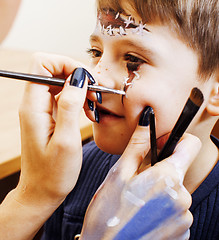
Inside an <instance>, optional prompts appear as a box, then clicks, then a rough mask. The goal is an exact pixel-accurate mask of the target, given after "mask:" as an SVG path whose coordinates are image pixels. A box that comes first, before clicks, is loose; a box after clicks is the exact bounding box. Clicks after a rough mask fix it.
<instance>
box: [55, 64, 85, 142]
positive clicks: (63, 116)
mask: <svg viewBox="0 0 219 240" xmlns="http://www.w3.org/2000/svg"><path fill="white" fill-rule="evenodd" d="M86 93H87V81H86V75H85V73H84V71H83V70H82V69H81V68H78V69H76V70H75V71H74V73H73V74H72V76H71V77H70V78H68V79H67V81H66V84H65V87H64V89H63V90H62V92H61V94H60V97H59V100H58V112H57V121H56V128H55V133H54V136H53V137H54V138H56V135H57V138H58V139H63V140H64V141H67V142H70V143H71V142H72V140H73V139H74V138H75V137H76V136H75V135H77V137H80V127H79V121H80V113H81V111H82V108H83V105H84V102H85V98H86ZM72 138H73V139H72Z"/></svg>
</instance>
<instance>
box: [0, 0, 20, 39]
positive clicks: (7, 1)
mask: <svg viewBox="0 0 219 240" xmlns="http://www.w3.org/2000/svg"><path fill="white" fill-rule="evenodd" d="M20 3H21V0H0V29H1V31H0V42H2V41H3V40H4V38H5V37H6V36H7V34H8V32H9V30H10V28H11V26H12V24H13V22H14V19H15V17H16V14H17V11H18V9H19V6H20Z"/></svg>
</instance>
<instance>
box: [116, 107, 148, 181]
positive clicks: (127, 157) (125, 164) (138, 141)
mask: <svg viewBox="0 0 219 240" xmlns="http://www.w3.org/2000/svg"><path fill="white" fill-rule="evenodd" d="M150 111H151V108H150V107H146V108H145V109H144V111H143V112H142V114H141V117H140V120H139V125H138V126H137V127H136V129H135V131H134V133H133V135H132V137H131V139H130V141H129V143H128V146H127V147H126V149H125V151H124V153H123V155H122V157H121V159H120V161H121V167H122V175H123V177H124V178H130V177H132V176H133V175H134V174H135V172H136V171H137V169H138V167H139V166H140V164H141V163H142V161H143V160H144V158H145V156H146V154H147V153H148V151H149V149H150V130H149V116H150Z"/></svg>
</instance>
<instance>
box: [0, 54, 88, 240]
mask: <svg viewBox="0 0 219 240" xmlns="http://www.w3.org/2000/svg"><path fill="white" fill-rule="evenodd" d="M77 66H79V64H78V63H76V62H74V61H73V60H72V59H70V58H67V57H60V56H56V55H38V56H37V57H35V60H34V63H33V65H32V70H31V71H32V72H34V73H37V74H43V75H46V76H59V77H60V76H62V77H63V78H67V77H69V75H70V74H71V73H72V72H73V70H74V69H75V68H76V67H77ZM86 85H87V83H86V81H85V83H84V87H83V88H78V87H74V86H71V85H70V77H69V78H68V80H67V82H66V84H65V86H64V88H63V89H61V88H58V87H49V86H45V85H40V84H27V86H26V90H25V93H24V97H23V101H22V104H21V107H20V126H21V142H22V157H21V176H20V181H19V184H18V186H17V187H16V189H15V190H13V191H12V192H10V193H9V194H8V195H7V197H6V198H5V200H4V201H3V203H2V204H1V206H0V236H1V239H4V240H7V239H17V240H20V239H22V240H23V239H32V238H33V236H34V235H35V233H36V232H37V231H38V229H39V228H40V227H41V226H42V225H43V223H44V222H45V221H46V220H47V219H48V218H49V216H50V215H51V214H52V213H53V212H54V211H55V209H56V208H57V207H58V206H59V205H60V204H61V203H62V202H63V200H64V199H65V197H66V195H67V194H68V193H69V192H70V191H71V190H72V188H74V185H75V183H76V181H77V178H78V175H79V172H80V168H81V163H82V146H81V135H80V128H79V117H80V113H81V110H82V108H83V105H84V102H85V98H86V92H87V91H86V89H87V88H86ZM57 94H59V95H57ZM55 115H56V116H55Z"/></svg>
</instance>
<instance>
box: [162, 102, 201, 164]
mask: <svg viewBox="0 0 219 240" xmlns="http://www.w3.org/2000/svg"><path fill="white" fill-rule="evenodd" d="M199 108H200V106H197V105H196V104H194V103H193V101H191V99H190V98H189V99H188V100H187V102H186V105H185V107H184V108H183V111H182V113H181V114H180V116H179V118H178V120H177V122H176V124H175V126H174V128H173V130H172V132H171V133H170V136H169V138H168V140H167V142H166V143H165V145H164V147H163V148H162V150H161V151H160V153H159V155H158V162H159V161H162V160H163V159H165V158H167V157H169V156H170V155H171V154H172V153H173V151H174V149H175V147H176V145H177V143H178V142H179V140H180V138H181V137H182V135H183V134H184V132H185V131H186V129H187V128H188V126H189V124H190V123H191V121H192V120H193V118H194V117H195V115H196V113H197V112H198V110H199Z"/></svg>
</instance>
